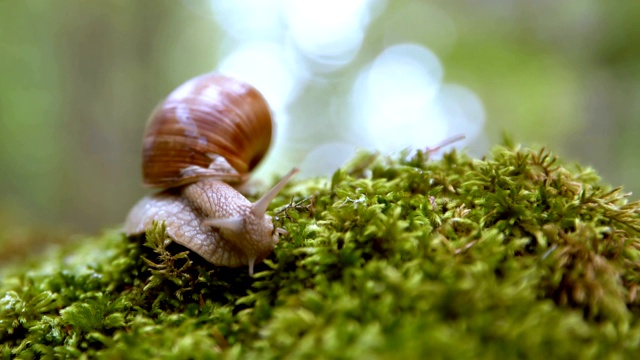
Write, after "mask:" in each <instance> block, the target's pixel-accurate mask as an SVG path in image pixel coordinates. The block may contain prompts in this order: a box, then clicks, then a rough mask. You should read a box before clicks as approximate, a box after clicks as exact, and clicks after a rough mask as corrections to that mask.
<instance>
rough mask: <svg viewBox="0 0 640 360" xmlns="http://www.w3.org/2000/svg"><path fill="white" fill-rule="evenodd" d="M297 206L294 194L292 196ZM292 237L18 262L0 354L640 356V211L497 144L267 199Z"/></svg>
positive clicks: (160, 241)
mask: <svg viewBox="0 0 640 360" xmlns="http://www.w3.org/2000/svg"><path fill="white" fill-rule="evenodd" d="M291 199H293V200H291ZM274 208H277V210H276V213H277V216H278V220H277V221H278V222H279V225H281V226H282V227H284V228H286V229H287V230H288V232H289V235H288V236H285V237H283V238H282V239H281V242H280V244H279V245H278V246H277V248H276V249H275V251H274V253H273V254H272V256H271V257H269V258H268V260H267V261H265V263H264V264H261V265H260V266H258V267H257V268H256V271H257V273H256V275H255V276H254V277H253V278H252V277H250V276H249V275H248V272H247V269H246V268H240V269H228V268H216V267H213V266H211V265H210V264H208V263H206V262H205V261H203V260H202V259H200V258H199V257H198V256H196V255H194V254H192V253H190V252H188V251H187V250H186V249H185V248H182V247H180V246H178V245H176V244H174V243H171V242H170V241H169V240H167V239H166V237H165V235H164V230H163V228H162V226H158V227H157V228H156V229H155V230H154V231H152V232H149V233H148V234H147V238H146V240H144V239H127V238H125V237H124V236H123V235H122V234H120V233H119V232H117V231H113V232H109V233H107V234H105V235H104V236H101V237H99V238H94V239H86V240H85V241H83V242H82V243H79V244H75V245H73V246H68V247H66V248H63V249H60V250H59V251H57V252H56V253H54V254H49V255H48V256H45V257H43V258H39V259H35V260H33V261H31V262H29V263H25V264H22V265H20V266H19V267H16V268H12V269H9V270H7V269H5V273H7V275H5V276H4V277H3V278H2V280H1V282H0V339H1V341H0V343H1V345H0V357H1V358H5V359H9V358H14V357H16V358H54V357H73V358H76V357H86V358H93V357H100V358H108V359H113V358H140V359H141V358H144V359H147V358H176V359H185V358H194V359H200V358H202V359H206V358H226V359H233V358H243V359H245V358H249V359H251V358H255V359H265V358H284V357H288V358H345V359H346V358H363V359H364V358H366V359H372V358H378V359H392V358H427V357H429V358H455V359H464V358H532V359H541V358H545V357H554V358H558V357H561V358H565V357H566V358H569V357H571V358H608V357H612V358H616V357H617V358H619V357H627V358H636V356H637V353H638V351H639V348H640V316H639V315H640V296H639V295H638V285H639V284H640V205H639V204H638V203H628V202H627V199H626V195H624V193H623V192H622V191H621V190H620V189H609V188H608V187H606V186H605V185H603V184H602V183H601V181H600V179H599V178H598V176H597V175H596V174H595V173H594V171H593V170H591V169H584V168H580V167H577V166H576V167H571V168H569V167H565V166H562V165H560V164H558V163H557V161H556V158H555V157H554V156H552V155H550V154H549V153H548V152H546V151H531V150H526V149H525V150H522V149H514V148H505V147H500V148H496V149H495V150H494V151H493V154H492V156H491V158H490V159H482V160H477V159H471V158H469V157H467V156H465V155H463V154H459V153H456V152H452V153H448V154H445V155H444V157H443V158H442V160H439V161H430V160H428V159H427V158H426V156H425V155H424V154H422V153H418V154H417V155H416V156H412V157H411V158H410V159H406V157H405V156H404V155H402V156H400V157H398V159H390V158H385V157H382V156H378V157H374V156H371V155H369V154H362V155H360V156H359V157H358V158H357V159H355V160H354V161H353V162H352V164H351V165H350V166H348V167H345V168H344V169H341V170H339V171H338V172H336V173H335V174H334V175H333V177H332V179H330V180H329V179H324V180H323V179H314V180H306V181H300V182H298V183H297V184H295V185H293V186H290V187H289V188H287V189H286V190H285V191H284V192H283V194H282V195H281V196H280V197H279V199H278V200H277V201H276V203H275V204H274Z"/></svg>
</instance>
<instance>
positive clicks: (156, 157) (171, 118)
mask: <svg viewBox="0 0 640 360" xmlns="http://www.w3.org/2000/svg"><path fill="white" fill-rule="evenodd" d="M272 127H273V125H272V120H271V113H270V111H269V106H268V105H267V102H266V101H265V99H264V98H263V97H262V95H261V94H260V93H259V92H258V90H256V89H255V88H254V87H252V86H251V85H249V84H247V83H244V82H242V81H239V80H236V79H233V78H230V77H226V76H223V75H220V74H215V73H210V74H205V75H201V76H199V77H196V78H193V79H191V80H189V81H187V82H186V83H184V84H182V85H181V86H180V87H178V88H177V89H176V90H174V91H173V92H172V93H171V94H170V95H169V96H168V97H167V98H166V99H165V100H164V102H163V103H161V104H160V105H159V106H158V107H157V108H156V109H155V110H154V112H153V113H152V114H151V117H150V118H149V121H148V123H147V129H146V131H145V135H144V141H143V153H142V156H143V159H142V176H143V181H144V184H145V185H146V186H151V187H172V186H177V185H182V184H186V183H190V182H193V181H196V180H197V179H198V178H200V177H202V176H205V177H214V178H215V177H219V178H221V179H224V180H231V181H230V182H234V181H236V182H241V181H243V180H244V179H245V178H246V176H247V174H248V173H249V172H250V171H251V170H252V169H253V168H254V167H255V166H256V165H257V164H258V163H259V162H260V160H261V159H262V158H263V157H264V155H265V153H266V152H267V150H268V149H269V144H270V143H271V133H272ZM216 155H218V156H222V157H223V158H224V159H226V162H227V163H228V164H229V165H231V167H233V169H235V171H234V170H233V169H228V170H223V169H219V165H211V164H212V161H213V160H214V159H216ZM217 163H219V162H217ZM185 169H190V170H193V169H196V171H185ZM229 172H233V173H235V172H237V173H238V174H236V175H235V177H234V176H232V178H231V179H228V174H229ZM218 173H219V175H220V176H218Z"/></svg>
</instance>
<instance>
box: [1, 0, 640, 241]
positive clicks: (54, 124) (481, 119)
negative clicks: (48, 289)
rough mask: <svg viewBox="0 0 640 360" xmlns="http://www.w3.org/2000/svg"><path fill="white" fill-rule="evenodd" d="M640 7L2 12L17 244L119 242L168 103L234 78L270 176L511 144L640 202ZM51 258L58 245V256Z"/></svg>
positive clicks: (209, 0) (135, 4) (8, 186)
mask: <svg viewBox="0 0 640 360" xmlns="http://www.w3.org/2000/svg"><path fill="white" fill-rule="evenodd" d="M638 19H640V2H639V1H637V0H619V1H615V2H614V1H609V2H605V1H597V0H583V1H557V0H539V1H528V0H485V1H474V0H434V1H426V0H423V1H405V0H393V1H392V0H386V1H385V0H322V1H320V0H308V1H294V0H279V1H276V0H241V1H238V0H183V1H174V0H138V1H124V0H103V1H81V0H66V1H49V0H21V1H10V0H0V174H1V175H0V243H1V242H3V241H4V242H5V243H6V242H8V241H9V240H11V241H12V242H18V243H21V244H22V245H24V244H28V243H32V242H33V243H38V242H42V241H50V240H51V239H52V238H53V239H55V238H63V237H64V236H65V234H80V233H88V234H92V233H97V232H98V231H99V230H100V229H101V228H104V227H115V226H118V225H119V224H120V223H121V222H122V221H123V219H124V217H125V216H126V214H127V212H128V210H129V209H130V207H131V206H132V205H133V204H134V203H135V202H136V201H137V200H138V199H139V198H140V197H141V196H143V195H144V194H146V193H149V192H150V191H149V190H145V189H144V188H143V187H142V186H141V174H140V162H141V156H140V152H141V138H142V132H143V128H144V125H145V122H146V119H147V117H148V115H149V114H150V112H151V110H152V109H153V108H154V106H155V105H156V104H157V103H159V101H160V100H161V99H162V98H163V97H164V96H166V95H167V94H168V93H169V92H170V91H172V90H173V89H174V88H175V87H176V86H178V85H179V84H181V83H182V82H184V81H185V80H187V79H189V78H191V77H193V76H196V75H198V74H201V73H205V72H209V71H213V70H217V71H221V72H224V73H227V74H230V75H234V76H237V77H239V78H242V79H245V80H247V81H249V82H250V83H252V84H253V85H254V86H256V87H257V88H258V89H259V90H260V91H261V92H263V94H264V95H265V97H266V98H267V99H268V101H269V103H270V104H271V106H272V108H273V111H274V114H275V117H276V121H277V123H278V130H277V134H276V136H275V144H274V146H273V149H272V150H271V152H270V154H269V156H268V158H267V159H266V161H265V163H264V164H263V165H262V166H261V168H260V169H259V171H258V174H257V177H258V178H265V179H268V180H270V179H271V178H272V177H273V176H275V175H276V174H282V173H284V172H285V171H286V170H288V169H289V168H290V167H291V166H294V165H301V166H302V168H303V171H304V172H305V174H304V175H305V176H315V175H322V174H329V173H331V172H332V171H333V170H334V169H335V168H336V167H337V166H339V165H340V164H341V163H342V162H343V161H344V160H346V159H348V158H349V157H350V156H351V155H352V154H353V152H354V151H355V149H358V148H369V149H378V150H380V151H382V152H385V153H391V152H394V151H398V150H401V149H403V148H407V147H413V148H425V147H428V146H433V145H435V144H437V143H438V142H439V141H442V140H444V139H446V138H448V137H450V136H454V135H457V134H464V135H465V136H466V139H465V140H464V141H462V142H459V143H457V144H455V146H456V147H459V148H466V149H467V150H468V151H469V152H470V153H471V154H472V155H474V156H478V157H480V156H483V155H484V154H486V153H487V151H488V150H489V149H490V147H491V146H492V145H494V144H496V143H499V142H500V140H501V136H502V133H503V132H507V133H508V134H510V135H511V136H513V138H514V139H515V140H516V141H518V142H521V143H523V144H525V145H545V146H547V147H548V148H550V149H552V150H553V151H554V152H556V153H559V154H560V155H562V156H563V157H564V158H565V159H566V160H569V161H579V162H581V163H583V164H585V165H589V166H593V167H595V168H596V169H597V170H598V171H599V172H600V174H601V175H602V176H603V178H604V179H605V181H607V182H608V183H610V184H613V185H616V186H617V185H624V186H625V188H626V189H627V190H629V191H634V192H635V195H634V196H633V198H634V199H638V195H637V194H638V193H640V181H639V180H640V160H639V159H638V156H637V150H638V145H637V143H638V140H637V138H638V136H640V26H639V25H638ZM51 241H53V240H51Z"/></svg>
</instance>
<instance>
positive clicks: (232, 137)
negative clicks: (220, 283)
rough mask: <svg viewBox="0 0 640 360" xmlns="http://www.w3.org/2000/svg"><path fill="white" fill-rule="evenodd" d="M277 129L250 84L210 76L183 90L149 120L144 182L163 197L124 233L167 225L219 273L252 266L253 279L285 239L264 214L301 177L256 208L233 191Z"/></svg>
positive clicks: (138, 209)
mask: <svg viewBox="0 0 640 360" xmlns="http://www.w3.org/2000/svg"><path fill="white" fill-rule="evenodd" d="M272 127H273V125H272V120H271V113H270V111H269V107H268V105H267V103H266V101H265V100H264V98H263V97H262V95H261V94H260V93H259V92H258V91H257V90H256V89H255V88H254V87H252V86H251V85H249V84H247V83H244V82H242V81H239V80H236V79H233V78H230V77H226V76H223V75H219V74H216V73H210V74H205V75H201V76H199V77H196V78H193V79H191V80H189V81H187V82H186V83H184V84H183V85H181V86H179V87H178V88H177V89H176V90H174V91H173V92H172V93H171V94H169V96H168V97H167V98H166V99H165V100H164V101H163V102H162V103H161V104H160V105H159V106H158V107H157V108H156V109H155V110H154V111H153V113H152V114H151V116H150V118H149V120H148V123H147V127H146V130H145V135H144V141H143V162H142V173H143V182H144V184H145V185H146V186H149V187H155V188H164V189H165V190H163V191H161V192H159V193H157V194H154V195H150V196H147V197H145V198H143V199H142V200H140V201H139V202H138V203H137V204H136V205H134V207H133V208H132V209H131V211H130V212H129V214H128V215H127V219H126V221H125V225H124V230H125V233H126V234H127V235H128V236H133V235H139V234H142V233H144V232H145V231H146V230H148V229H150V228H151V227H152V224H153V222H154V221H158V222H160V221H164V222H165V225H166V228H167V234H168V236H169V237H171V239H172V240H173V241H175V242H176V243H178V244H181V245H183V246H185V247H187V248H189V249H190V250H192V251H194V252H196V253H197V254H198V255H200V256H202V257H203V258H204V259H205V260H207V261H209V262H211V263H212V264H214V265H216V266H228V267H241V266H248V267H249V274H251V275H253V267H254V265H255V264H258V263H260V262H261V261H262V260H264V258H265V257H267V256H268V255H269V254H270V253H271V252H272V250H273V248H274V247H275V245H276V244H277V243H278V238H279V235H280V234H285V233H286V231H285V230H283V229H279V228H275V227H274V225H273V222H272V220H271V217H270V216H269V215H266V211H267V207H268V206H269V203H270V202H271V201H272V200H273V199H274V198H275V196H276V195H277V194H278V192H279V191H280V190H281V189H282V188H283V187H284V186H285V185H286V184H287V182H288V181H289V180H290V179H291V178H292V177H293V176H294V175H295V174H296V173H297V172H298V169H296V168H294V169H293V170H291V171H290V172H289V173H288V174H287V175H286V176H284V177H283V178H282V179H281V180H280V181H279V182H278V183H277V184H276V185H275V186H274V187H273V188H272V189H271V190H269V191H268V192H267V193H266V194H265V195H264V196H263V197H262V198H260V199H259V200H258V201H256V202H254V203H251V202H250V201H249V200H247V199H246V198H245V197H244V196H243V195H242V194H240V192H238V191H237V190H236V188H235V187H234V186H239V185H241V184H243V183H245V182H246V180H247V178H248V174H249V172H250V171H251V170H252V169H253V168H255V167H256V165H258V163H259V162H260V160H261V159H262V158H263V157H264V155H265V153H266V152H267V150H268V148H269V145H270V142H271V132H272Z"/></svg>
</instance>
